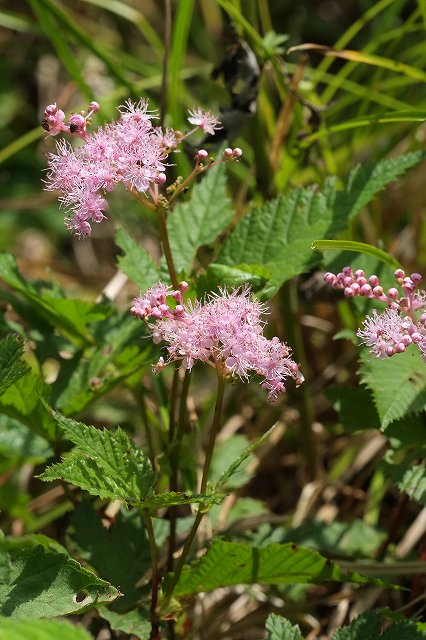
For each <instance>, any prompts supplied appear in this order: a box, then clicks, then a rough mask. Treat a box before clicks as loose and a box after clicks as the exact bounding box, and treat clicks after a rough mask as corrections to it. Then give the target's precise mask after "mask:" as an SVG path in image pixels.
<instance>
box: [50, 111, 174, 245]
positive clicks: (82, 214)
mask: <svg viewBox="0 0 426 640" xmlns="http://www.w3.org/2000/svg"><path fill="white" fill-rule="evenodd" d="M53 107H54V105H50V107H47V109H46V112H45V120H46V119H48V118H49V116H48V115H47V113H48V112H49V111H53ZM120 109H121V110H120V117H119V119H118V120H117V121H115V122H112V123H111V124H106V125H104V126H102V127H99V128H98V129H97V130H96V131H95V132H94V133H92V134H91V135H88V134H87V132H86V130H85V129H84V127H83V125H82V124H80V127H79V128H77V129H73V123H72V122H71V118H72V116H71V118H70V124H69V130H70V132H71V133H77V132H80V133H81V132H83V133H84V135H81V136H80V137H83V139H84V140H85V144H84V145H83V146H81V147H79V148H78V149H76V150H74V149H73V148H72V147H71V145H70V144H69V143H67V142H65V141H63V140H61V141H59V142H58V143H57V153H56V154H54V153H50V154H49V156H48V169H49V172H48V175H47V181H46V185H47V186H46V188H47V190H48V191H56V190H59V191H60V192H61V196H60V202H61V205H62V207H64V208H65V210H66V212H67V216H66V225H67V227H68V228H69V229H70V230H72V231H73V232H75V233H76V234H77V235H80V236H88V235H90V234H91V231H92V227H91V223H93V222H101V221H102V220H103V219H104V217H105V216H104V212H105V210H106V208H107V201H106V199H105V198H104V197H103V194H105V193H108V192H110V191H112V190H113V189H115V188H116V186H117V185H119V184H123V185H124V186H125V187H126V188H127V189H130V190H132V189H135V190H136V191H140V192H146V191H147V189H148V188H149V187H150V186H151V185H152V184H155V183H157V184H158V183H160V184H161V183H163V182H164V181H165V179H166V176H165V173H164V171H165V160H166V158H167V155H168V152H169V148H170V146H171V145H172V144H174V143H175V141H176V140H175V137H174V134H172V133H171V132H169V131H168V132H166V134H163V132H162V131H161V129H160V128H158V127H154V126H153V124H152V119H153V117H154V116H153V114H152V113H150V112H149V111H148V105H147V102H146V101H144V100H140V102H138V103H137V104H134V103H133V102H131V101H128V102H126V104H125V105H124V106H123V107H121V108H120ZM62 114H63V112H58V111H56V113H52V114H51V116H50V117H51V118H52V121H49V122H50V131H49V132H50V133H51V134H52V135H54V133H56V132H58V131H59V130H62V131H63V130H65V129H64V128H63V127H64V125H61V122H62ZM75 126H77V124H76V125H75ZM83 129H84V131H83Z"/></svg>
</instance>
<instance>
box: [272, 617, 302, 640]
mask: <svg viewBox="0 0 426 640" xmlns="http://www.w3.org/2000/svg"><path fill="white" fill-rule="evenodd" d="M265 627H266V631H268V632H269V633H268V640H303V637H302V634H301V633H300V629H299V627H298V626H297V625H292V624H291V622H290V621H289V620H286V619H285V618H283V617H282V616H279V615H277V614H276V613H271V614H270V615H269V616H268V617H267V619H266V625H265Z"/></svg>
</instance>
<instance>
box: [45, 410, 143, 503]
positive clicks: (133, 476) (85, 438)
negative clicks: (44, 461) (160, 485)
mask: <svg viewBox="0 0 426 640" xmlns="http://www.w3.org/2000/svg"><path fill="white" fill-rule="evenodd" d="M52 415H53V416H54V418H55V420H56V422H57V423H58V425H59V426H60V427H61V428H62V429H63V430H64V431H65V434H66V436H67V437H68V438H69V439H70V440H71V442H73V443H74V444H75V445H77V446H76V447H75V448H74V449H73V450H72V451H71V452H70V453H67V454H65V456H64V457H63V459H62V462H60V463H58V464H54V465H52V466H51V467H48V468H47V469H46V470H45V471H44V473H42V474H41V476H40V478H41V479H42V480H46V481H50V480H58V479H62V480H64V481H65V482H69V483H71V484H74V485H76V486H78V487H81V488H82V489H85V490H86V491H88V492H89V493H90V494H92V495H95V496H99V497H101V498H109V499H110V500H121V501H122V502H125V503H129V504H139V503H141V502H142V501H143V500H144V499H145V498H147V496H148V495H150V494H151V493H152V489H153V486H154V482H155V474H154V471H153V470H152V466H151V463H150V461H149V459H148V458H147V456H145V454H144V453H143V452H142V451H141V450H140V449H139V448H138V447H136V445H135V444H134V443H133V442H132V441H131V440H130V438H129V437H128V435H127V434H126V433H125V432H124V431H122V429H120V428H117V429H116V430H115V431H107V430H106V429H102V430H100V429H96V428H95V427H92V426H88V425H85V424H82V423H81V422H76V421H75V420H72V419H71V418H65V417H64V416H62V415H61V414H59V413H57V412H53V414H52Z"/></svg>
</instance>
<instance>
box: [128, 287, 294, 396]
mask: <svg viewBox="0 0 426 640" xmlns="http://www.w3.org/2000/svg"><path fill="white" fill-rule="evenodd" d="M187 286H188V285H187V284H186V283H185V282H183V283H181V284H180V287H179V290H177V291H173V290H172V289H171V287H167V286H165V285H163V284H161V283H159V284H158V285H157V286H156V287H153V288H152V289H149V290H148V291H147V292H146V293H145V294H144V295H143V296H141V297H138V298H136V299H135V300H134V303H133V307H132V309H131V313H133V314H134V315H136V316H138V317H140V318H142V319H144V320H147V319H148V318H150V317H151V318H153V319H154V320H155V321H156V322H155V325H154V326H153V328H152V336H153V339H154V341H155V342H160V341H162V340H163V341H165V342H166V343H167V344H168V346H167V351H168V355H169V360H168V361H169V362H171V361H175V360H181V361H182V364H183V366H184V367H185V368H186V369H192V367H193V366H194V364H195V362H196V361H197V360H200V361H202V362H206V363H208V364H210V365H212V366H214V367H215V368H216V369H217V370H218V371H219V372H220V373H221V375H224V376H225V375H229V376H231V377H234V376H238V377H240V378H243V379H247V378H248V377H249V375H250V373H252V372H254V373H255V374H257V375H259V376H261V377H262V378H263V382H262V387H263V388H265V389H267V390H268V394H269V399H270V400H276V399H277V397H278V395H279V394H280V393H283V392H284V391H285V385H284V382H285V380H286V378H287V377H291V378H293V379H294V381H295V382H296V385H300V384H301V383H302V382H303V376H302V374H301V373H300V371H299V366H298V365H297V364H296V363H295V362H294V361H293V360H292V358H291V351H290V349H289V347H288V346H287V345H286V344H284V343H282V342H280V340H279V339H278V338H277V337H274V338H272V339H271V340H268V339H267V338H265V337H264V335H263V326H264V322H262V320H261V314H262V313H263V312H264V311H265V309H264V305H262V304H261V303H260V302H258V301H251V300H250V290H249V289H248V288H243V289H234V290H233V291H232V292H230V293H229V292H227V291H226V290H221V291H220V293H219V294H218V295H212V296H211V297H209V298H208V299H207V300H206V301H205V302H204V303H203V304H202V303H200V302H196V303H195V304H193V305H188V304H185V303H184V301H183V293H184V292H185V290H186V288H187ZM168 298H169V299H170V298H171V299H172V300H173V303H171V304H172V306H170V304H169V303H168ZM170 302H171V301H170ZM165 365H166V363H165V361H164V359H163V358H160V360H159V362H158V364H157V365H156V369H157V370H160V369H162V368H163V367H164V366H165Z"/></svg>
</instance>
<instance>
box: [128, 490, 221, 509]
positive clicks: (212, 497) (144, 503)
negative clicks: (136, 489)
mask: <svg viewBox="0 0 426 640" xmlns="http://www.w3.org/2000/svg"><path fill="white" fill-rule="evenodd" d="M222 497H223V496H222V495H220V494H217V493H211V494H207V495H205V494H197V493H179V492H176V491H170V492H166V493H153V494H151V495H149V496H147V497H146V498H144V499H143V500H141V501H140V502H138V504H137V506H138V507H139V508H141V509H148V510H149V511H156V510H157V509H165V508H167V507H175V506H178V505H180V504H200V505H202V507H205V508H209V507H210V506H211V505H213V504H217V503H219V502H221V500H222Z"/></svg>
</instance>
